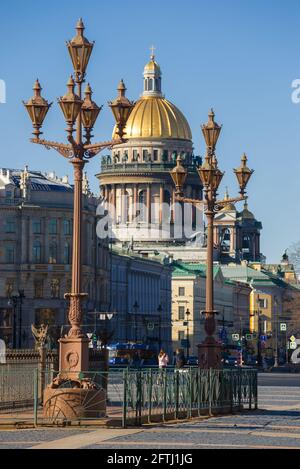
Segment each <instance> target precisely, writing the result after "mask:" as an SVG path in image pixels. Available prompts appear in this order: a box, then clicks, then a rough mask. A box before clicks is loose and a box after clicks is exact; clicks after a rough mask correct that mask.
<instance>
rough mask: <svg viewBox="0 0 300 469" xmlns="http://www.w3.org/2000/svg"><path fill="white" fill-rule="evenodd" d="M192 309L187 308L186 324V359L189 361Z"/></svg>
mask: <svg viewBox="0 0 300 469" xmlns="http://www.w3.org/2000/svg"><path fill="white" fill-rule="evenodd" d="M190 314H191V312H190V310H189V309H188V308H187V310H186V312H185V315H186V321H185V326H186V359H187V361H188V360H189V358H190V338H189V317H190Z"/></svg>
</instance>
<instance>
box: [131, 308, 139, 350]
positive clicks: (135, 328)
mask: <svg viewBox="0 0 300 469" xmlns="http://www.w3.org/2000/svg"><path fill="white" fill-rule="evenodd" d="M132 308H133V310H134V341H135V342H136V341H137V311H138V309H139V304H138V302H137V301H135V303H134V305H133V306H132Z"/></svg>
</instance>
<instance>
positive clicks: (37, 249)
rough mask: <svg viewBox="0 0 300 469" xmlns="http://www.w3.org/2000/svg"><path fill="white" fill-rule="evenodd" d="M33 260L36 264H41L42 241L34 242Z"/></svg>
mask: <svg viewBox="0 0 300 469" xmlns="http://www.w3.org/2000/svg"><path fill="white" fill-rule="evenodd" d="M32 261H33V262H34V263H35V264H40V263H41V261H42V246H41V243H40V242H39V241H38V240H36V241H34V243H33V247H32Z"/></svg>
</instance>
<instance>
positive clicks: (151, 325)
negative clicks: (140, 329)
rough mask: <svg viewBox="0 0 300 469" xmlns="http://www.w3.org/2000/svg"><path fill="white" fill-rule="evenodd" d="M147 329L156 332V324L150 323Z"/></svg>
mask: <svg viewBox="0 0 300 469" xmlns="http://www.w3.org/2000/svg"><path fill="white" fill-rule="evenodd" d="M147 329H148V331H153V330H154V322H148V324H147Z"/></svg>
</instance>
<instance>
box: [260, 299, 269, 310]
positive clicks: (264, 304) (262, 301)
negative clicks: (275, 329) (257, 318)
mask: <svg viewBox="0 0 300 469" xmlns="http://www.w3.org/2000/svg"><path fill="white" fill-rule="evenodd" d="M258 306H259V308H267V307H268V301H267V299H266V298H259V299H258Z"/></svg>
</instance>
